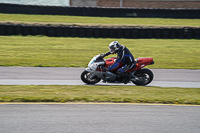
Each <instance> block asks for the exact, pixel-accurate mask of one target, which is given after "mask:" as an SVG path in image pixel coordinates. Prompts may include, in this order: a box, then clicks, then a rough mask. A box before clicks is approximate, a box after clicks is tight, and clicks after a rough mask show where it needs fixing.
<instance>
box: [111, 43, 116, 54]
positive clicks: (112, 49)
mask: <svg viewBox="0 0 200 133" xmlns="http://www.w3.org/2000/svg"><path fill="white" fill-rule="evenodd" d="M109 49H110V53H111V54H112V53H114V52H115V49H116V48H115V46H113V45H112V46H111V47H109Z"/></svg>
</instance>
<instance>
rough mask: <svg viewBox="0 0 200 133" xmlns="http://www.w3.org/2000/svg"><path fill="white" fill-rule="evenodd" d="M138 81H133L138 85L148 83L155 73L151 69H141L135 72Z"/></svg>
mask: <svg viewBox="0 0 200 133" xmlns="http://www.w3.org/2000/svg"><path fill="white" fill-rule="evenodd" d="M134 76H135V79H136V81H133V83H134V84H136V85H142V86H143V85H147V84H149V83H151V81H152V80H153V73H152V71H151V70H149V69H146V68H145V69H140V70H138V71H137V72H135V74H134Z"/></svg>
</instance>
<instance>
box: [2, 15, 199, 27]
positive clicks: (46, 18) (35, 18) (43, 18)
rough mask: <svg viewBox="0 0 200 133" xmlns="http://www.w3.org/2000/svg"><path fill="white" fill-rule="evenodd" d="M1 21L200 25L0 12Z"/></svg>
mask: <svg viewBox="0 0 200 133" xmlns="http://www.w3.org/2000/svg"><path fill="white" fill-rule="evenodd" d="M0 21H2V22H8V21H13V22H20V23H26V22H34V23H48V24H50V23H59V24H71V25H72V24H76V25H90V26H91V25H95V26H96V25H100V26H147V27H149V26H159V27H160V26H161V27H163V26H167V27H172V26H175V27H180V26H181V27H200V19H168V18H110V17H83V16H67V15H24V14H2V13H1V14H0Z"/></svg>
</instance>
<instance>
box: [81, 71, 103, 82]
mask: <svg viewBox="0 0 200 133" xmlns="http://www.w3.org/2000/svg"><path fill="white" fill-rule="evenodd" d="M81 80H82V81H83V82H84V83H86V84H96V83H98V82H99V81H100V80H101V79H100V78H99V77H97V76H94V77H93V78H92V79H91V78H90V72H88V71H86V70H85V71H83V72H82V73H81Z"/></svg>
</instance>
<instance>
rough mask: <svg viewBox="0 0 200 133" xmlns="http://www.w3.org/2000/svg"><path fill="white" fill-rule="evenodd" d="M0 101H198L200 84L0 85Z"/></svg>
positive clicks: (194, 103)
mask: <svg viewBox="0 0 200 133" xmlns="http://www.w3.org/2000/svg"><path fill="white" fill-rule="evenodd" d="M0 102H114V103H164V104H193V105H200V88H166V87H165V88H164V87H162V88H161V87H141V86H35V85H31V86H17V85H16V86H11V85H1V86H0Z"/></svg>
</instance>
